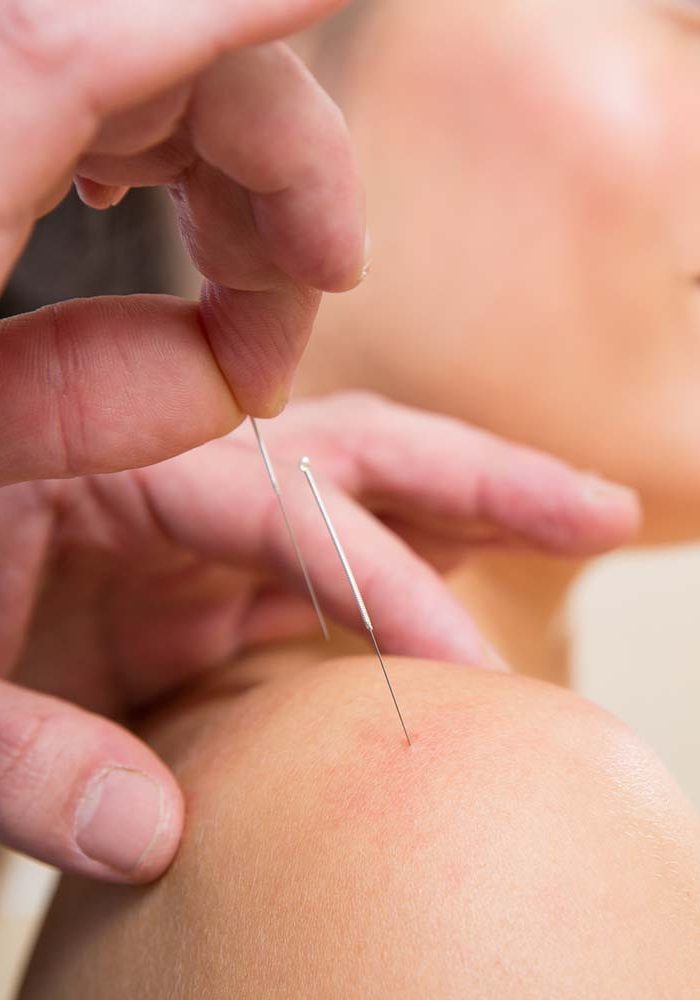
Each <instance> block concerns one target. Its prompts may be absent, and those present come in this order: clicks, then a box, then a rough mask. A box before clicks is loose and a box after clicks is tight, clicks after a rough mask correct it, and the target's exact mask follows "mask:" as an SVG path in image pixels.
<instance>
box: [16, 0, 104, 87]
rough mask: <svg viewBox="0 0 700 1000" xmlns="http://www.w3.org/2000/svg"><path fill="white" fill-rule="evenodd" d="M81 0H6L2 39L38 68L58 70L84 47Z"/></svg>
mask: <svg viewBox="0 0 700 1000" xmlns="http://www.w3.org/2000/svg"><path fill="white" fill-rule="evenodd" d="M82 6H83V4H82V3H81V2H80V0H68V2H66V0H6V2H5V3H3V4H2V5H1V6H0V39H2V40H3V42H4V44H5V46H7V47H8V48H9V49H10V51H12V52H15V53H17V54H19V56H20V58H22V59H23V60H24V61H26V62H28V63H29V64H30V65H31V66H32V67H33V68H34V69H36V70H41V71H50V70H54V69H56V68H58V67H60V66H62V65H64V64H65V63H67V62H68V61H69V60H71V61H73V60H74V59H75V56H76V52H77V51H78V49H79V48H80V47H81V42H82V38H81V31H80V28H79V25H80V24H81V23H84V18H82V17H80V16H79V14H80V8H81V7H82Z"/></svg>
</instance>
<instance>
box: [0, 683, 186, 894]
mask: <svg viewBox="0 0 700 1000" xmlns="http://www.w3.org/2000/svg"><path fill="white" fill-rule="evenodd" d="M182 823H183V803H182V795H181V792H180V789H179V788H178V785H177V782H176V781H175V778H174V777H173V775H172V774H171V773H170V771H169V770H168V769H167V767H166V766H165V765H164V764H163V763H162V761H160V760H159V759H158V757H156V755H155V754H154V753H153V752H152V751H151V750H149V748H148V747H147V746H145V744H143V743H142V742H141V741H140V740H138V739H136V737H135V736H132V735H131V734H130V733H128V732H127V731H126V730H124V729H122V728H121V727H120V726H117V725H116V724H115V723H113V722H109V721H108V720H107V719H103V718H101V717H99V716H96V715H92V714H91V713H89V712H85V711H83V710H82V709H79V708H76V707H75V706H73V705H69V704H67V703H66V702H62V701H59V700H58V699H55V698H49V697H46V696H45V695H39V694H35V693H34V692H31V691H26V690H24V689H22V688H19V687H15V686H14V685H11V684H8V683H6V682H0V842H2V843H4V844H6V845H7V846H8V847H11V848H14V849H15V850H18V851H22V852H24V853H25V854H29V855H31V856H32V857H34V858H38V859H39V860H41V861H46V862H48V863H49V864H52V865H56V866H57V867H58V868H61V869H63V870H64V871H71V872H78V873H80V874H82V875H87V876H90V877H93V878H99V879H105V880H108V881H111V882H132V883H140V882H150V881H151V880H152V879H155V878H157V877H158V876H159V875H161V874H162V873H163V872H164V871H165V870H166V868H167V867H168V865H169V864H170V862H171V861H172V859H173V857H174V855H175V852H176V850H177V847H178V843H179V841H180V836H181V833H182Z"/></svg>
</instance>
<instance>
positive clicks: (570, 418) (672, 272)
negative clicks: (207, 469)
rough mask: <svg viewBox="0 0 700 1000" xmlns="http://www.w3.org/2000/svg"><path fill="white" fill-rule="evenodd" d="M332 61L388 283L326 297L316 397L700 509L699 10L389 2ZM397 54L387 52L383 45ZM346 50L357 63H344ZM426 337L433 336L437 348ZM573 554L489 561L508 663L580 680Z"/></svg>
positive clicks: (656, 523)
mask: <svg viewBox="0 0 700 1000" xmlns="http://www.w3.org/2000/svg"><path fill="white" fill-rule="evenodd" d="M358 10H359V12H360V13H361V15H362V16H361V17H358V18H357V19H356V21H355V22H354V23H352V22H348V29H349V33H348V34H346V35H345V36H344V37H342V38H341V42H342V44H339V43H338V41H337V39H336V40H335V41H333V42H332V43H331V42H328V41H327V37H325V36H324V37H323V39H322V40H323V44H324V45H326V46H328V45H329V44H333V45H334V46H335V48H334V50H333V51H334V55H335V59H332V58H329V55H328V49H327V48H326V49H325V50H322V52H325V57H323V58H321V56H320V55H319V54H318V53H316V54H314V48H313V42H314V40H313V39H312V40H311V43H310V45H309V48H308V52H309V54H310V56H311V58H312V60H313V61H314V64H318V65H321V66H322V67H326V68H327V67H329V66H331V65H335V66H338V65H341V66H342V73H341V74H340V75H339V76H338V77H334V75H333V74H332V73H331V74H330V75H329V76H327V77H326V81H327V82H328V83H329V84H330V85H331V87H333V85H334V83H335V88H334V92H335V95H336V97H337V98H338V99H339V100H340V101H341V104H342V105H343V107H344V110H345V112H346V114H347V115H348V118H349V123H350V127H351V131H352V133H353V137H354V140H355V142H356V144H357V146H358V149H359V154H360V160H361V163H362V169H363V175H364V176H365V178H366V182H367V189H368V203H369V218H370V223H371V231H372V239H373V246H374V268H373V273H372V276H371V280H370V281H369V282H368V283H367V284H366V286H365V287H364V288H362V289H361V290H360V291H359V292H358V294H357V295H355V296H352V297H351V298H349V299H347V300H342V301H340V300H337V299H333V298H330V299H328V300H327V301H326V303H325V305H324V306H323V309H322V313H321V318H320V321H319V324H318V327H317V336H316V337H315V339H314V342H313V343H312V345H311V347H310V351H309V353H308V355H307V364H306V370H305V373H304V378H303V381H302V384H301V391H304V392H309V393H314V394H316V393H318V392H323V391H327V390H331V389H337V388H341V387H346V386H354V387H363V388H370V389H374V390H376V391H380V392H382V393H385V394H388V395H389V396H391V397H393V398H396V399H398V400H400V401H402V402H408V403H411V404H412V405H417V406H421V407H425V408H427V409H431V410H437V411H440V412H443V413H449V414H451V415H453V416H456V417H459V418H462V419H464V420H467V421H469V422H471V423H474V424H476V425H477V426H482V427H485V428H487V429H489V430H492V431H495V432H497V433H498V434H499V435H502V436H503V437H505V438H507V439H511V440H518V441H523V442H526V443H528V444H531V445H535V446H537V447H540V448H543V449H545V450H546V451H549V452H551V453H554V454H557V455H559V456H561V457H564V458H566V459H567V460H569V461H571V462H572V463H573V464H575V465H576V466H578V467H580V468H589V469H595V470H597V471H599V472H602V473H604V474H605V475H607V476H610V477H611V478H613V479H614V480H616V481H619V482H623V483H626V484H628V485H630V486H632V487H634V488H635V489H637V490H639V492H640V494H641V497H642V500H643V504H644V508H645V515H646V526H645V531H644V534H643V540H644V541H647V542H659V541H664V542H665V541H675V540H683V539H687V538H689V537H695V534H696V532H697V529H698V526H699V524H700V518H699V517H698V514H697V510H698V509H699V508H698V501H699V500H700V460H699V458H698V456H700V393H699V392H698V381H699V379H700V336H699V334H700V286H699V284H698V280H699V278H700V133H699V132H698V130H697V129H695V128H693V127H692V126H691V125H690V123H692V122H694V121H696V120H697V119H698V115H699V113H700V3H694V2H692V0H589V2H586V3H581V2H580V0H535V2H525V0H498V2H495V3H489V4H484V3H481V2H478V0H465V2H460V3H453V2H452V0H437V2H436V3H435V4H430V5H429V6H426V5H424V4H419V3H406V2H405V0H382V2H380V3H376V4H364V5H363V7H360V8H358ZM378 53H381V58H377V57H376V56H377V54H378ZM341 56H342V59H341ZM426 331H430V337H429V339H426ZM579 569H580V564H579V563H576V562H572V563H568V564H565V563H561V562H559V561H554V560H551V559H546V558H545V559H540V558H536V559H530V558H529V557H526V556H524V555H522V554H521V555H520V556H517V557H513V556H512V555H505V556H501V555H499V556H497V557H495V558H492V557H491V556H490V555H487V556H486V557H484V558H482V559H479V560H478V561H476V562H475V561H471V562H470V563H469V565H468V566H466V567H465V569H464V571H463V573H462V574H460V578H459V581H458V589H459V593H460V594H461V596H462V597H463V598H464V600H465V601H466V603H467V604H468V605H469V607H470V608H471V609H473V611H474V612H475V614H476V615H477V619H478V620H479V621H480V624H481V626H482V628H484V629H485V630H486V632H487V634H489V635H490V637H491V639H492V640H493V641H494V642H495V643H496V644H497V645H498V646H499V648H500V650H501V652H502V653H503V655H504V656H505V658H506V659H507V660H509V661H510V662H512V663H513V664H515V665H517V667H518V669H520V670H525V671H527V672H529V673H531V674H535V675H537V676H545V677H553V678H557V679H560V680H563V679H565V675H566V672H565V669H564V662H563V660H562V658H561V652H562V651H563V648H564V644H563V642H562V638H561V630H560V627H559V623H560V621H561V611H562V603H563V597H564V595H565V594H566V591H567V589H568V587H569V585H570V583H571V581H572V580H573V578H574V577H575V575H576V573H577V572H578V570H579Z"/></svg>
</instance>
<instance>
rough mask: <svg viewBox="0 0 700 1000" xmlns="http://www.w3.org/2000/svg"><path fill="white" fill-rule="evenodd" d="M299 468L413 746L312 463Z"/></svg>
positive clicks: (302, 464)
mask: <svg viewBox="0 0 700 1000" xmlns="http://www.w3.org/2000/svg"><path fill="white" fill-rule="evenodd" d="M299 468H300V469H301V471H302V472H303V473H304V475H305V476H306V481H307V482H308V484H309V487H310V489H311V492H312V493H313V495H314V499H315V501H316V504H317V505H318V509H319V510H320V511H321V517H322V518H323V520H324V521H325V524H326V528H327V529H328V534H329V535H330V536H331V541H332V542H333V545H334V546H335V551H336V552H337V553H338V558H339V559H340V563H341V565H342V567H343V572H344V573H345V576H346V577H347V580H348V583H349V584H350V589H351V590H352V593H353V597H354V598H355V603H356V604H357V607H358V609H359V611H360V616H361V618H362V622H363V624H364V626H365V628H366V629H367V631H368V632H369V635H370V639H371V640H372V645H373V646H374V651H375V653H376V654H377V659H378V660H379V665H380V667H381V668H382V673H383V674H384V680H385V681H386V683H387V687H388V688H389V694H390V695H391V698H392V701H393V702H394V708H395V709H396V714H397V715H398V717H399V722H400V723H401V728H402V729H403V731H404V735H405V737H406V741H407V743H408V745H409V746H411V745H412V744H411V737H410V736H409V735H408V729H407V728H406V723H405V722H404V718H403V715H402V714H401V709H400V708H399V703H398V701H397V700H396V695H395V694H394V688H393V686H392V683H391V680H390V679H389V673H388V671H387V669H386V664H385V663H384V657H383V656H382V654H381V651H380V649H379V644H378V643H377V637H376V635H375V633H374V625H373V624H372V619H371V618H370V616H369V612H368V611H367V606H366V604H365V602H364V600H363V597H362V593H361V592H360V588H359V586H358V583H357V580H356V579H355V574H354V573H353V571H352V567H351V565H350V562H349V560H348V557H347V555H346V554H345V549H344V548H343V544H342V542H341V541H340V538H339V537H338V533H337V531H336V530H335V526H334V524H333V521H332V520H331V516H330V514H329V513H328V508H327V507H326V504H325V503H324V500H323V497H322V496H321V492H320V490H319V488H318V484H317V483H316V480H315V478H314V474H313V472H312V471H311V462H310V461H309V459H308V458H302V460H301V461H300V462H299Z"/></svg>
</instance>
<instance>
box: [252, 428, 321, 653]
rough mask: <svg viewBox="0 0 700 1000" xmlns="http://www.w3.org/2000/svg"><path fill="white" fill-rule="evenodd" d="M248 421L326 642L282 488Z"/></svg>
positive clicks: (258, 431)
mask: <svg viewBox="0 0 700 1000" xmlns="http://www.w3.org/2000/svg"><path fill="white" fill-rule="evenodd" d="M250 422H251V424H252V425H253V431H254V433H255V440H256V441H257V442H258V448H259V449H260V454H261V455H262V460H263V462H264V464H265V469H266V470H267V475H268V477H269V480H270V483H271V485H272V489H273V490H274V493H275V496H276V497H277V505H278V507H279V509H280V512H281V514H282V518H283V520H284V523H285V526H286V528H287V534H288V535H289V540H290V542H291V543H292V548H293V549H294V553H295V555H296V557H297V562H298V563H299V568H300V569H301V572H302V575H303V577H304V582H305V584H306V589H307V590H308V592H309V597H310V598H311V603H312V604H313V606H314V611H315V612H316V617H317V618H318V623H319V625H320V626H321V631H322V632H323V638H324V639H325V640H326V642H328V641H329V639H330V635H329V634H328V626H327V625H326V619H325V617H324V614H323V611H321V605H320V603H319V600H318V596H317V594H316V589H315V587H314V585H313V583H312V581H311V574H310V573H309V570H308V567H307V565H306V560H305V559H304V556H303V555H302V552H301V546H300V545H299V540H298V539H297V534H296V531H295V530H294V527H293V525H292V522H291V520H290V519H289V515H288V514H287V508H286V506H285V503H284V500H283V499H282V490H281V489H280V484H279V482H278V479H277V474H276V473H275V467H274V465H273V464H272V459H271V458H270V453H269V451H268V450H267V445H266V444H265V441H264V439H263V436H262V434H261V433H260V428H259V427H258V422H257V420H256V419H255V417H251V418H250Z"/></svg>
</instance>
